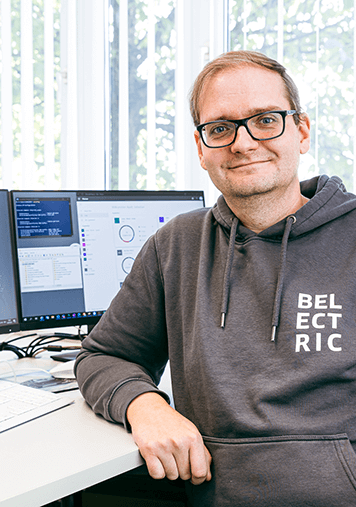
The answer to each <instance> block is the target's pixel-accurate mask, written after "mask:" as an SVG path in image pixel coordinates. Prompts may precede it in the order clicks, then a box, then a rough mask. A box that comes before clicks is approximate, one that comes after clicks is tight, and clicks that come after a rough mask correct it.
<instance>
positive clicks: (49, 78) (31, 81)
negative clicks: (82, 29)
mask: <svg viewBox="0 0 356 507" xmlns="http://www.w3.org/2000/svg"><path fill="white" fill-rule="evenodd" d="M60 76H61V68H60V0H50V1H46V2H44V0H33V2H31V1H28V0H27V1H21V0H2V1H1V138H0V139H1V172H0V175H1V180H2V184H3V187H4V188H13V187H16V188H20V187H24V188H28V187H30V186H36V187H39V188H44V187H45V186H46V187H49V188H59V187H60V185H61V172H60V152H61V135H60V133H61V129H60V126H61V109H60V97H59V91H60V90H59V87H58V80H59V78H60Z"/></svg>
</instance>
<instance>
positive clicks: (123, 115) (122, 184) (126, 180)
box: [118, 0, 130, 190]
mask: <svg viewBox="0 0 356 507" xmlns="http://www.w3.org/2000/svg"><path fill="white" fill-rule="evenodd" d="M119 23H120V36H119V37H120V41H119V53H120V59H119V60H120V63H119V65H120V69H119V83H120V87H119V115H120V125H119V175H118V177H119V185H118V186H119V189H120V190H126V189H129V187H130V172H129V167H130V160H129V153H130V152H129V129H130V125H129V44H128V3H127V0H121V1H120V22H119Z"/></svg>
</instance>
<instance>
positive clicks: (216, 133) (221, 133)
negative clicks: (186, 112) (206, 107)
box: [197, 109, 297, 148]
mask: <svg viewBox="0 0 356 507" xmlns="http://www.w3.org/2000/svg"><path fill="white" fill-rule="evenodd" d="M296 112H297V111H296V110H295V109H291V110H285V111H265V112H263V113H258V114H254V115H253V116H249V117H248V118H243V119H242V120H216V121H210V122H208V123H202V124H201V125H198V126H197V130H198V132H199V134H200V137H201V139H202V140H203V143H204V144H205V146H206V147H207V148H225V147H226V146H230V145H231V144H233V143H234V142H235V140H236V136H237V131H238V129H239V127H245V129H246V130H247V132H248V133H249V134H250V136H251V137H252V139H254V140H255V141H269V140H270V139H276V137H280V136H281V135H282V134H283V132H284V130H285V124H286V116H289V115H293V114H296Z"/></svg>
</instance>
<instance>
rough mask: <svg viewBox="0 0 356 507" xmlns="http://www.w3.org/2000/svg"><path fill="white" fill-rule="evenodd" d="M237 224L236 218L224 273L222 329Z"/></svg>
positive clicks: (233, 222)
mask: <svg viewBox="0 0 356 507" xmlns="http://www.w3.org/2000/svg"><path fill="white" fill-rule="evenodd" d="M237 223H238V220H237V218H236V217H234V219H233V221H232V225H231V231H230V240H229V250H228V255H227V260H226V266H225V273H224V283H223V300H222V305H221V323H220V327H222V328H224V327H225V319H226V312H227V305H228V302H229V286H230V273H231V268H232V261H233V259H234V250H235V238H236V230H237Z"/></svg>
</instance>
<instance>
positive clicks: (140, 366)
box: [75, 236, 169, 428]
mask: <svg viewBox="0 0 356 507" xmlns="http://www.w3.org/2000/svg"><path fill="white" fill-rule="evenodd" d="M167 360H168V351H167V331H166V321H165V310H164V290H163V280H162V276H161V272H160V268H159V262H158V256H157V250H156V240H155V236H153V237H152V238H150V239H149V240H148V241H147V243H146V244H145V245H144V247H143V248H142V249H141V251H140V253H139V255H138V256H137V258H136V260H135V262H134V265H133V267H132V270H131V273H130V274H129V275H128V276H127V277H126V279H125V282H124V284H123V286H122V288H121V290H120V291H119V292H118V294H117V295H116V297H115V298H114V299H113V301H112V303H111V305H110V307H109V309H108V310H107V311H106V313H105V314H104V315H103V316H102V317H101V319H100V321H99V323H98V324H97V325H96V326H95V328H94V329H93V330H92V332H91V333H90V334H89V336H88V337H87V338H85V340H84V341H83V344H82V350H81V352H80V354H79V355H78V358H77V361H76V365H75V373H76V376H77V380H78V385H79V388H80V390H81V392H82V394H83V396H84V398H85V400H86V401H87V402H88V404H89V405H90V406H91V407H92V409H93V410H94V412H95V413H97V414H101V415H102V416H103V417H105V418H106V419H108V420H110V421H115V422H119V423H122V424H124V425H125V427H126V428H128V422H127V420H126V410H127V407H128V405H129V404H130V402H131V401H133V399H135V398H136V397H137V396H139V395H140V394H143V393H145V392H152V391H154V392H158V393H159V394H161V395H162V396H163V397H165V398H166V399H167V401H168V402H169V398H168V396H167V395H166V394H165V393H163V392H161V391H159V389H158V388H157V384H158V383H159V380H160V378H161V375H162V373H163V371H164V368H165V366H166V363H167Z"/></svg>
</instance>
